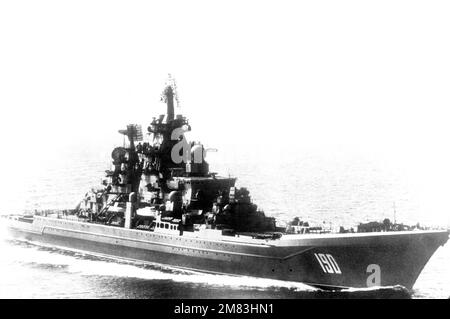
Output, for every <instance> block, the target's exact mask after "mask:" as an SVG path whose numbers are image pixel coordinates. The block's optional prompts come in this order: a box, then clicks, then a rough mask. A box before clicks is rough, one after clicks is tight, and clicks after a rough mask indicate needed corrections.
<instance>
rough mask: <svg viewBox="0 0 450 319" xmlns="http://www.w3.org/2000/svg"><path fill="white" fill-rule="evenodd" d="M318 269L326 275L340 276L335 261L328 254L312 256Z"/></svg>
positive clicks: (339, 270)
mask: <svg viewBox="0 0 450 319" xmlns="http://www.w3.org/2000/svg"><path fill="white" fill-rule="evenodd" d="M314 256H316V259H317V261H318V262H319V265H320V267H321V268H322V270H323V272H324V273H327V274H342V272H341V269H340V268H339V266H338V264H337V262H336V260H335V259H334V258H333V256H331V255H330V254H314Z"/></svg>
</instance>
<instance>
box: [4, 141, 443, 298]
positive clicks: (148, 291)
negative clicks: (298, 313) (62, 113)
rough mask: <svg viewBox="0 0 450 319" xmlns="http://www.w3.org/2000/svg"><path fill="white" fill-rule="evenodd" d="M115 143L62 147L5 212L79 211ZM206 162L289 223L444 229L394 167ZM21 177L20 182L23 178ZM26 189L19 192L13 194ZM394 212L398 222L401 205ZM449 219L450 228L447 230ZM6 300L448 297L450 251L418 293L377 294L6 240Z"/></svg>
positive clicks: (337, 156)
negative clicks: (392, 223)
mask: <svg viewBox="0 0 450 319" xmlns="http://www.w3.org/2000/svg"><path fill="white" fill-rule="evenodd" d="M112 146H113V145H111V144H110V143H104V144H89V145H85V146H84V147H83V148H79V147H66V148H57V149H56V150H55V151H54V152H53V153H52V154H51V155H48V156H45V157H43V158H41V159H40V160H37V161H35V162H33V165H32V166H33V169H30V170H23V171H22V173H17V172H15V174H19V176H20V177H19V178H17V179H15V180H16V183H17V185H14V184H9V185H10V186H11V187H10V188H8V189H3V190H2V193H3V196H4V198H8V201H7V202H5V204H4V205H3V208H2V211H1V212H0V213H2V214H6V213H11V212H20V211H22V210H24V209H45V208H72V207H74V206H75V205H76V204H77V203H78V201H79V200H80V199H81V198H82V197H83V195H84V194H85V193H86V191H87V190H89V188H90V187H92V186H97V185H99V183H100V181H101V179H102V177H103V175H104V171H105V170H106V169H108V168H109V161H110V157H109V156H110V151H111V150H112ZM223 149H225V152H221V151H219V153H217V154H213V155H211V156H209V157H208V161H209V162H210V166H211V170H212V171H216V172H219V173H221V174H222V175H228V174H231V175H233V176H237V177H238V182H237V184H238V186H245V187H247V188H248V189H249V190H250V192H251V196H252V199H253V201H254V202H255V203H256V204H258V206H259V207H260V208H262V209H264V211H265V212H266V214H268V215H271V216H275V217H277V218H279V219H282V220H290V219H292V218H293V217H295V216H299V217H301V218H302V219H303V220H308V221H310V222H311V223H316V224H324V223H325V224H326V225H327V226H328V225H330V226H332V227H337V226H339V225H344V226H346V227H350V226H353V225H356V224H357V223H359V222H361V221H363V222H364V221H373V220H379V221H381V220H383V219H384V218H390V219H391V220H393V219H394V218H395V219H396V220H397V221H399V222H404V223H408V224H415V223H417V222H420V223H421V224H429V225H443V224H444V225H443V226H447V225H446V224H445V218H444V219H442V215H439V214H437V215H433V214H432V213H430V212H426V213H424V211H423V202H421V200H420V196H417V187H416V186H415V185H414V183H410V180H411V178H410V176H409V175H405V174H404V172H402V171H401V170H400V169H398V167H396V166H395V165H389V163H388V164H386V162H385V161H381V160H379V159H378V158H373V157H371V156H367V154H364V153H363V154H360V153H355V152H348V150H328V151H327V152H321V151H317V150H307V151H305V152H299V151H295V150H294V151H292V150H290V151H289V150H285V151H283V152H281V151H280V152H279V153H277V154H272V155H271V156H268V157H267V156H263V155H264V154H265V153H264V149H262V148H260V149H258V148H256V149H250V148H246V147H241V148H239V147H230V146H227V145H224V146H223ZM20 174H22V175H20ZM17 189H20V190H21V191H20V192H17V191H11V190H17ZM394 203H395V213H394V207H393V206H394V205H393V204H394ZM443 220H444V221H443ZM0 250H1V251H2V253H1V254H0V270H1V271H0V298H322V297H326V298H351V297H370V298H390V297H397V298H400V297H405V296H406V297H412V298H449V297H450V267H449V266H450V245H446V246H444V247H441V248H439V250H438V251H437V252H436V254H435V255H434V256H433V257H432V259H431V260H430V262H429V263H428V264H427V266H426V267H425V269H424V270H423V272H422V274H421V276H420V277H419V279H418V281H417V282H416V285H415V286H414V289H413V291H411V292H410V293H407V294H406V293H405V291H404V290H402V289H399V288H398V287H397V288H392V289H379V290H377V289H370V290H351V291H345V292H321V291H319V290H317V289H314V288H311V287H308V286H306V285H303V284H300V283H292V282H282V281H276V280H267V279H259V278H248V277H239V276H224V275H211V274H202V273H197V272H190V271H181V270H177V269H174V268H171V267H166V266H161V265H157V264H148V263H147V264H144V263H136V262H129V261H124V260H120V259H116V258H106V257H101V256H93V255H90V254H86V253H84V252H79V251H72V250H67V249H62V248H58V247H49V246H44V245H40V244H37V243H30V242H24V241H18V240H13V239H11V238H9V237H8V235H7V234H6V233H1V236H0Z"/></svg>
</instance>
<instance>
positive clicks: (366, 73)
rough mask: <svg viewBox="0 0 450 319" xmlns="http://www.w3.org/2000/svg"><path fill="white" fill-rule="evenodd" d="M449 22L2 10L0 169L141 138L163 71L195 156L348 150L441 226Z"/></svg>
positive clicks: (206, 11) (373, 6)
mask: <svg viewBox="0 0 450 319" xmlns="http://www.w3.org/2000/svg"><path fill="white" fill-rule="evenodd" d="M449 16H450V3H448V1H432V2H431V1H394V0H391V1H383V0H380V1H283V0H281V1H195V0H194V1H151V2H150V1H96V0H89V1H82V0H80V1H45V0H44V1H21V0H16V1H1V2H0V108H1V118H0V134H1V143H2V146H3V149H4V152H2V157H3V158H2V159H1V162H0V164H1V165H2V167H11V166H14V165H18V163H19V164H24V163H27V162H28V161H29V160H30V156H33V154H40V153H42V152H43V150H44V149H45V148H47V147H48V146H49V145H60V144H68V145H72V144H73V145H74V147H76V146H77V145H83V144H84V143H92V144H93V145H96V144H98V143H99V142H101V141H103V139H109V138H111V136H114V134H115V133H116V131H117V130H118V129H119V128H122V127H125V125H126V124H128V123H142V124H143V125H146V124H148V122H149V121H150V119H151V117H152V116H154V115H155V112H156V113H157V114H158V113H163V112H164V105H163V104H161V103H160V102H159V98H160V94H161V91H162V89H163V83H164V81H165V79H166V78H167V74H168V73H170V74H172V75H173V76H174V77H175V79H176V80H177V83H178V89H179V90H178V93H179V98H180V105H181V108H180V109H177V110H181V111H182V112H183V113H184V114H186V115H188V117H189V118H190V119H191V123H192V125H193V127H195V131H196V134H198V136H199V139H200V137H202V138H201V139H202V140H205V139H206V144H208V143H210V144H212V145H211V146H216V145H215V144H214V143H216V144H217V145H227V144H228V145H240V146H246V145H257V144H265V143H279V144H280V145H283V146H284V147H291V148H293V149H294V150H298V151H305V150H308V149H322V150H326V149H328V148H330V147H338V148H343V149H347V150H358V151H359V152H362V153H365V154H369V155H370V156H374V157H376V158H380V159H382V160H383V161H387V162H389V163H390V164H391V165H393V166H394V167H395V166H398V167H399V169H400V168H401V169H404V170H405V171H406V172H410V173H411V176H413V177H414V179H416V181H415V183H416V184H417V186H418V187H419V188H420V189H421V192H422V194H423V196H424V198H426V200H427V201H428V202H429V204H430V205H431V206H430V208H433V209H438V210H440V211H441V212H442V214H448V215H447V216H449V215H450V214H449V210H450V204H449V203H447V199H448V198H449V189H450V187H449V184H450V182H449V181H450V168H449V163H450V151H449V142H448V138H449V136H450V126H449V125H448V120H449V116H448V115H449V111H448V109H449V105H450V93H449V88H450V59H449V58H448V57H449V56H450V41H449V39H450V37H449V33H450V19H448V17H449ZM144 127H145V126H144ZM205 137H206V138H205ZM114 138H115V137H114ZM108 141H109V140H108ZM50 152H51V151H50ZM7 171H8V170H7ZM7 176H9V175H7ZM9 178H14V177H13V176H9Z"/></svg>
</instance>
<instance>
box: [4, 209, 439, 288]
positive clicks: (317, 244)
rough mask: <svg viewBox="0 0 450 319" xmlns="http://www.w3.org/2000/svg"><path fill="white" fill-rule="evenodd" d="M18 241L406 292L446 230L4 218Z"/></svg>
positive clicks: (320, 283) (206, 268)
mask: <svg viewBox="0 0 450 319" xmlns="http://www.w3.org/2000/svg"><path fill="white" fill-rule="evenodd" d="M8 229H9V231H10V232H11V233H12V234H13V235H14V236H15V237H18V238H23V239H26V240H30V241H36V242H42V243H47V244H51V245H57V246H60V247H67V248H70V249H77V250H83V251H86V252H89V253H93V254H102V255H108V256H114V257H120V258H125V259H130V260H138V261H143V262H153V263H160V264H165V265H169V266H173V267H177V268H183V269H192V270H198V271H202V272H213V273H222V274H230V275H243V276H252V277H262V278H270V279H277V280H285V281H294V282H301V283H304V284H308V285H312V286H316V287H321V288H329V289H336V288H337V289H341V288H348V287H355V288H364V287H371V286H394V285H402V286H404V287H406V288H408V289H411V288H412V287H413V285H414V283H415V281H416V279H417V278H418V276H419V275H420V272H421V271H422V269H423V268H424V266H425V265H426V263H427V262H428V260H429V259H430V258H431V256H432V255H433V253H434V252H435V251H436V249H438V248H439V246H441V245H444V244H445V243H446V242H447V240H448V232H447V231H414V232H392V233H363V234H335V235H292V236H289V235H286V236H283V237H282V239H280V240H246V241H244V240H242V241H240V240H239V239H238V238H235V237H231V238H229V240H223V239H222V240H218V239H208V238H201V237H195V236H192V235H190V236H188V235H187V234H186V233H185V234H183V235H180V234H160V233H153V232H150V231H139V230H133V229H124V228H119V227H111V226H103V225H96V224H90V223H83V222H75V221H68V220H63V219H53V218H44V217H35V218H34V220H33V222H28V223H25V222H22V221H17V220H8Z"/></svg>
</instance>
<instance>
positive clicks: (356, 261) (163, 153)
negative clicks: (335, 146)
mask: <svg viewBox="0 0 450 319" xmlns="http://www.w3.org/2000/svg"><path fill="white" fill-rule="evenodd" d="M161 98H162V100H163V102H164V103H166V105H167V112H166V114H163V115H160V116H159V117H154V118H153V120H152V121H151V122H150V124H149V126H148V129H147V134H144V133H143V130H142V127H141V126H140V125H138V124H130V125H127V127H126V129H124V130H120V131H119V132H120V133H121V134H123V135H124V136H126V138H125V140H126V143H125V144H124V145H123V146H121V147H116V148H114V150H113V151H112V154H111V157H112V163H111V169H110V170H107V171H106V174H105V178H104V179H103V181H102V184H101V185H100V186H99V187H98V188H97V189H92V190H90V191H88V192H87V193H86V194H85V196H84V197H83V198H82V200H81V202H80V203H79V204H78V205H77V206H76V207H74V208H72V209H65V210H35V211H31V212H24V213H23V214H20V215H19V214H11V215H5V216H2V217H3V218H2V223H3V224H4V226H5V227H7V229H8V230H9V231H10V232H11V234H13V235H14V236H15V237H18V238H21V239H25V240H30V241H36V242H40V243H45V244H50V245H55V246H58V247H64V248H67V249H76V250H82V251H85V252H88V253H92V254H100V255H106V256H111V257H118V258H123V259H127V260H134V261H140V262H150V263H157V264H164V265H168V266H171V267H175V268H181V269H189V270H195V271H200V272H207V273H215V274H227V275H237V276H251V277H262V278H268V279H276V280H283V281H292V282H301V283H303V284H307V285H310V286H314V287H318V288H322V289H345V288H366V287H373V286H395V285H401V286H403V287H405V288H407V289H412V287H413V285H414V283H415V281H416V279H417V278H418V276H419V275H420V273H421V271H422V269H423V268H424V266H425V265H426V264H427V262H428V260H429V259H430V258H431V256H432V255H433V254H434V252H435V251H436V250H437V249H438V248H439V247H440V246H442V245H444V244H445V243H446V242H447V240H448V237H449V231H448V230H444V229H441V230H438V229H423V228H421V227H420V226H412V227H411V226H407V225H402V224H396V223H391V222H390V221H389V220H387V219H386V220H384V221H383V222H371V223H365V224H364V223H361V224H360V225H359V226H358V227H357V228H356V229H353V228H352V229H345V228H344V227H340V229H339V230H336V231H331V230H330V229H325V228H324V227H322V226H314V225H312V224H311V225H310V224H309V223H308V222H306V221H302V220H300V219H299V218H295V219H294V220H292V221H291V222H289V223H284V224H283V223H279V222H278V221H277V220H276V219H275V218H274V217H270V216H266V214H265V213H264V212H263V211H261V210H260V209H259V208H258V206H257V205H256V204H254V203H253V202H252V200H251V197H250V194H249V191H248V190H247V189H246V188H243V187H240V188H238V187H236V178H234V177H223V176H219V175H218V174H216V173H212V172H210V170H209V164H208V162H207V161H206V153H207V149H206V148H205V147H204V145H202V144H201V143H200V142H188V141H187V139H186V136H185V133H186V132H189V131H190V130H191V126H190V125H189V121H188V119H187V118H186V117H184V116H182V115H180V114H175V109H174V104H175V102H177V101H178V98H177V90H176V83H175V81H174V80H170V81H168V82H167V83H166V86H165V88H164V90H163V93H162V96H161Z"/></svg>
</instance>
